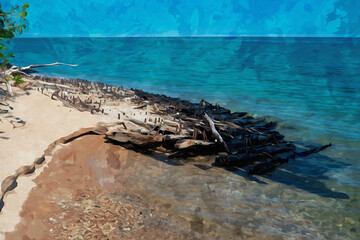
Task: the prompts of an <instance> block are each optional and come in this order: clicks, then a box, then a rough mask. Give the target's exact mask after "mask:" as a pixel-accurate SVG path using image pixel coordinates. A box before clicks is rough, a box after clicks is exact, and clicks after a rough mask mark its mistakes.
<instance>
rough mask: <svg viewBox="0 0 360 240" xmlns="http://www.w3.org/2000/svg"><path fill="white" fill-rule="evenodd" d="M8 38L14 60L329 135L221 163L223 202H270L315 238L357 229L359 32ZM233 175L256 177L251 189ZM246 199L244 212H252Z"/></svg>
mask: <svg viewBox="0 0 360 240" xmlns="http://www.w3.org/2000/svg"><path fill="white" fill-rule="evenodd" d="M11 48H12V49H13V50H12V51H13V52H14V53H15V54H16V56H17V57H16V58H15V59H14V64H16V65H21V66H25V65H30V64H43V63H52V62H56V61H58V62H64V63H72V64H78V65H79V66H78V67H76V68H71V67H67V66H61V67H48V68H39V69H38V71H39V73H41V74H48V75H61V76H66V77H75V78H83V79H87V80H92V81H102V82H105V83H109V84H114V85H123V86H125V87H129V88H130V87H131V88H141V89H143V90H146V91H150V92H154V93H163V94H166V95H170V96H174V97H181V98H184V99H188V100H191V101H195V102H199V101H200V100H201V99H202V98H204V99H205V100H207V101H210V102H217V103H220V104H221V105H223V106H225V107H227V108H229V109H231V110H234V111H248V112H251V113H252V114H253V115H256V116H267V117H268V118H269V119H271V120H276V121H278V122H279V127H278V128H279V131H281V132H282V133H283V134H285V136H286V138H287V139H288V140H291V141H295V142H296V143H297V144H299V145H317V144H327V143H329V142H331V143H332V144H333V146H332V147H331V148H330V149H327V150H325V151H323V152H321V153H320V154H316V155H312V156H309V157H306V158H299V159H297V160H295V161H292V162H290V163H289V164H286V165H283V166H282V167H281V168H279V169H278V170H276V171H274V172H273V173H271V174H269V175H266V176H261V177H254V178H252V177H249V176H247V175H246V174H244V173H242V172H241V171H240V172H226V171H225V172H224V177H223V179H224V181H221V182H216V183H214V184H221V185H222V186H225V187H227V188H228V191H227V192H224V193H222V194H223V196H226V199H222V198H219V201H225V202H226V206H227V211H230V210H231V206H234V211H235V210H236V211H240V210H239V209H246V208H247V206H248V207H249V209H250V210H251V209H255V210H259V209H263V210H264V211H269V212H270V213H271V212H272V213H273V214H269V219H270V218H271V219H274V218H275V219H276V220H277V221H280V222H281V221H282V220H283V218H282V217H281V215H284V214H285V215H286V216H287V219H290V218H293V219H301V221H300V222H303V224H305V226H303V227H302V228H301V229H311V231H312V232H316V233H317V235H316V236H317V237H316V238H318V239H358V238H359V237H360V194H359V193H360V162H359V158H360V39H352V38H46V39H16V40H14V42H13V43H12V45H11ZM198 171H199V172H201V171H203V170H201V169H199V170H198ZM194 174H195V173H194ZM185 175H187V174H185ZM200 175H201V174H200ZM235 175H236V176H238V177H239V176H240V177H241V178H242V179H245V180H247V181H250V182H251V184H250V185H249V184H248V185H246V190H247V191H243V189H242V188H241V186H242V185H241V184H240V183H239V186H238V185H237V181H238V180H236V178H235V179H234V176H235ZM226 179H228V180H229V181H225V180H226ZM194 188H196V185H194ZM153 191H155V190H153ZM193 191H195V189H194V190H193ZM158 194H159V195H161V189H159V193H158ZM235 195H236V198H235V197H234V196H235ZM240 195H241V196H240ZM247 195H249V196H251V197H249V198H248V200H246V199H247V197H246V196H247ZM221 199H222V200H221ZM249 199H251V201H250V200H249ZM256 199H257V200H256ZM189 201H191V200H189ZM229 208H230V210H229ZM280 208H282V209H281V210H280ZM249 209H247V210H246V211H245V210H244V211H243V212H242V213H241V215H239V216H243V214H244V213H247V214H251V211H250V212H249ZM275 213H279V214H278V215H276V214H275ZM276 216H278V218H276ZM253 217H254V218H256V216H253ZM263 217H264V216H262V218H263ZM234 218H235V217H234V216H233V215H232V217H231V218H230V220H232V219H234ZM230 220H229V221H230ZM246 222H247V221H246V220H244V221H243V222H242V224H246ZM263 222H264V223H266V225H261V224H260V223H261V219H259V225H258V226H257V227H260V226H261V228H262V229H263V231H268V232H274V233H276V234H280V235H281V234H282V233H283V234H284V236H285V235H287V236H288V237H286V238H287V239H291V237H290V236H291V234H290V236H289V234H285V233H286V232H287V231H288V232H290V233H293V232H292V230H291V229H292V227H291V223H289V225H286V226H285V227H284V226H283V225H282V227H281V228H277V225H276V223H274V221H267V220H266V219H265V220H263ZM248 224H249V225H250V224H252V223H250V222H248ZM250 228H251V226H250ZM301 231H304V230H301ZM298 234H299V235H296V236H297V237H296V238H300V237H301V236H302V235H301V232H299V233H298ZM307 236H308V235H306V234H305V233H304V235H303V237H304V238H306V237H307ZM312 236H313V235H312Z"/></svg>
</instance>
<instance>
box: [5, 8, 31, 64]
mask: <svg viewBox="0 0 360 240" xmlns="http://www.w3.org/2000/svg"><path fill="white" fill-rule="evenodd" d="M28 7H29V4H28V3H26V4H24V5H23V6H21V7H20V6H15V7H12V8H11V9H10V10H9V11H5V10H3V9H2V7H1V5H0V67H1V68H3V69H4V68H6V65H7V64H8V63H9V61H10V58H13V57H14V54H12V53H8V52H7V50H8V49H7V48H6V44H9V43H10V39H13V38H15V36H17V35H20V34H22V32H23V30H24V29H25V28H26V21H25V18H26V16H27V12H26V9H27V8H28Z"/></svg>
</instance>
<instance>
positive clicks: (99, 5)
mask: <svg viewBox="0 0 360 240" xmlns="http://www.w3.org/2000/svg"><path fill="white" fill-rule="evenodd" d="M0 3H1V5H2V7H3V8H7V7H9V6H10V5H16V4H18V5H22V4H24V3H29V4H30V8H29V9H28V13H29V15H28V25H29V26H28V29H27V30H26V31H25V33H24V34H23V37H71V36H85V37H86V36H92V37H107V36H128V37H134V36H304V37H359V36H360V0H0Z"/></svg>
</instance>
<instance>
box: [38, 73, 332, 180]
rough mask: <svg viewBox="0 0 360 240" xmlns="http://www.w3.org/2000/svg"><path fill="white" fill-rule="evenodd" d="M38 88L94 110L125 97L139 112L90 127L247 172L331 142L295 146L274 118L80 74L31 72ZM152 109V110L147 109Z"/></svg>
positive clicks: (137, 146)
mask: <svg viewBox="0 0 360 240" xmlns="http://www.w3.org/2000/svg"><path fill="white" fill-rule="evenodd" d="M32 78H33V80H35V81H34V83H33V84H32V88H37V89H38V90H39V91H40V92H42V93H43V94H48V95H49V96H51V98H52V99H57V100H60V101H62V102H63V103H64V104H65V105H66V106H70V107H75V108H77V109H79V110H80V111H90V112H91V113H92V114H110V112H107V110H105V106H116V104H117V103H118V102H119V101H125V100H126V101H129V102H130V103H131V104H132V105H135V106H136V107H135V108H134V109H137V110H138V111H142V112H140V114H142V117H143V118H142V119H143V120H139V118H133V117H132V116H131V114H128V113H126V112H121V111H118V112H114V111H113V112H112V113H111V114H113V115H115V116H116V118H117V121H115V122H114V123H111V124H104V125H103V126H101V127H99V128H98V129H97V130H96V131H93V133H96V134H102V135H104V136H105V138H106V139H108V140H109V141H110V142H113V143H116V144H120V145H122V146H124V147H126V148H130V149H134V150H137V151H147V152H156V153H161V154H165V155H166V156H168V157H169V158H188V157H195V156H198V155H216V158H215V162H214V165H216V166H220V167H231V168H235V169H236V168H242V169H245V170H246V171H247V172H248V173H249V174H265V173H268V172H270V171H272V170H274V169H275V168H276V167H278V166H280V165H281V164H284V163H287V162H288V160H289V159H290V158H295V157H297V156H305V155H307V154H310V153H314V152H318V151H321V150H323V149H324V148H326V147H328V146H330V145H331V144H329V145H325V146H322V147H320V148H314V149H308V150H306V151H302V152H298V151H297V150H296V146H295V145H294V144H293V143H292V142H289V141H286V140H285V137H284V136H283V135H282V134H280V133H279V132H278V131H276V130H275V129H276V126H277V124H276V123H275V122H268V121H266V120H265V119H264V118H254V117H252V116H249V115H248V114H247V113H245V112H231V111H230V110H228V109H225V108H223V107H221V106H219V105H218V104H211V103H208V102H206V101H204V100H202V101H201V102H200V103H191V102H189V101H186V100H181V99H177V98H170V97H167V96H165V95H158V94H151V93H148V92H144V91H141V90H134V89H130V90H128V89H124V88H123V87H116V86H110V85H106V84H104V83H95V82H89V81H85V80H81V79H63V78H50V77H44V76H40V75H37V76H32ZM149 109H151V110H149Z"/></svg>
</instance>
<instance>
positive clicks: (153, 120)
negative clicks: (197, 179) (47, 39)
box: [0, 76, 295, 239]
mask: <svg viewBox="0 0 360 240" xmlns="http://www.w3.org/2000/svg"><path fill="white" fill-rule="evenodd" d="M25 80H27V81H28V82H30V83H31V84H32V86H28V87H27V89H25V90H21V89H19V88H16V87H15V88H14V90H15V94H16V95H15V96H14V97H12V98H10V99H9V100H8V105H6V104H5V105H4V107H5V108H7V109H8V110H7V109H6V110H7V111H3V115H2V118H3V119H6V120H4V121H5V123H4V122H3V125H4V126H5V129H4V130H1V133H2V136H3V141H5V142H6V144H2V147H3V149H6V151H1V156H0V159H2V163H1V164H2V165H6V164H7V163H11V164H9V166H7V167H6V168H2V171H3V172H1V175H0V177H1V179H0V180H1V181H2V188H1V191H2V193H1V196H2V198H3V199H2V200H3V203H4V205H3V206H2V211H1V213H0V223H1V224H0V226H1V228H0V239H2V238H4V239H5V235H4V234H5V233H9V232H14V231H15V227H16V226H19V223H20V221H21V219H23V216H22V217H21V216H20V215H21V214H20V212H21V211H22V207H23V204H24V202H25V201H26V200H27V199H28V195H29V194H30V192H31V191H33V190H34V187H36V184H34V180H35V179H37V178H39V177H41V174H42V172H43V171H45V170H46V169H47V168H48V163H50V162H51V161H52V160H51V159H52V158H53V153H56V152H57V151H58V150H59V149H61V148H63V147H65V146H66V145H67V143H71V142H72V141H74V140H77V139H78V138H80V139H82V136H84V135H89V134H90V135H92V134H95V135H100V136H104V138H105V139H107V142H110V143H112V144H114V143H115V145H116V144H120V145H121V146H122V147H125V148H128V149H132V150H135V151H140V152H144V153H149V151H150V152H153V153H155V154H162V155H164V156H165V158H166V156H174V157H180V158H181V157H185V158H186V157H192V156H196V155H209V154H210V155H211V154H213V155H216V154H218V153H221V152H224V151H225V149H224V148H223V147H222V144H221V140H219V138H218V139H216V137H215V136H214V135H216V134H214V132H212V133H211V131H212V129H211V128H209V127H208V126H206V125H207V122H206V120H201V118H202V116H201V115H202V114H203V112H205V111H208V112H209V114H210V113H212V114H211V115H210V116H211V117H212V118H213V121H215V124H216V128H217V129H218V130H219V131H220V132H221V135H222V136H223V137H224V138H228V139H229V138H231V137H232V134H233V135H236V134H240V135H241V136H244V132H242V131H245V132H246V133H247V134H248V135H249V137H251V135H253V136H256V142H255V141H253V143H251V142H250V143H249V146H248V142H247V140H246V149H245V151H246V154H248V153H247V151H248V150H247V148H248V147H249V148H255V149H256V148H257V147H258V146H260V147H262V146H263V145H264V144H265V145H264V146H265V148H261V149H267V150H266V151H272V149H273V148H274V149H275V150H276V151H274V153H271V154H268V155H274V156H275V157H276V159H285V157H284V156H286V154H287V152H289V153H291V152H293V150H294V149H295V148H294V147H293V146H292V145H291V144H290V143H287V142H285V141H283V140H282V139H283V138H284V136H282V135H281V134H279V133H277V132H276V131H273V130H271V129H272V128H273V126H272V125H271V124H270V123H267V122H264V120H258V119H254V118H252V117H248V118H247V117H246V113H231V112H230V111H229V110H227V109H224V108H221V107H220V106H218V105H212V104H209V103H206V102H205V101H203V102H200V103H199V104H197V105H195V104H192V103H190V102H188V101H185V100H181V99H173V98H168V97H166V96H160V95H156V94H155V95H154V94H150V93H146V92H143V91H141V90H133V89H131V90H127V89H123V88H122V87H115V86H109V85H105V84H102V83H92V82H87V81H83V80H67V79H64V78H48V77H45V76H34V77H33V78H32V79H25ZM84 86H85V88H84ZM89 86H90V88H89ZM99 92H100V93H101V94H99ZM80 96H81V97H80ZM162 101H163V102H162ZM194 106H195V107H196V106H197V107H198V108H197V109H196V108H194ZM192 111H194V112H192ZM221 114H223V115H221ZM229 116H230V117H232V118H230V120H231V121H224V120H223V119H225V118H226V117H229ZM184 117H186V119H185V118H184ZM233 119H240V120H241V122H239V123H238V124H234V123H232V120H233ZM210 121H211V119H210ZM191 124H192V125H191ZM269 124H270V125H269ZM240 125H241V126H242V127H240ZM59 126H60V127H59ZM189 126H191V127H189ZM210 126H211V124H210ZM275 126H276V125H275ZM229 129H230V130H231V131H230V130H229ZM260 129H261V131H264V132H268V133H269V134H268V135H269V136H268V137H267V138H266V137H265V138H264V133H261V132H259V131H260ZM227 132H229V133H227ZM198 135H199V136H198ZM26 136H31V138H27V137H26ZM64 136H66V137H64ZM265 136H267V135H265ZM260 137H261V138H260ZM199 139H200V140H199ZM228 139H227V141H228V142H229V140H228ZM261 139H262V140H261ZM166 141H167V142H168V144H164V142H166ZM262 141H264V142H262ZM230 142H231V141H230ZM232 142H233V141H232ZM19 143H21V144H22V145H21V146H22V147H21V148H20V145H19ZM40 143H41V144H40ZM279 143H280V144H279ZM49 144H50V145H49ZM239 144H240V145H239ZM244 144H245V141H244ZM252 144H254V146H252ZM269 144H270V145H269ZM281 144H283V145H281ZM233 145H235V146H236V148H234V147H233V146H232V145H230V149H231V150H232V151H233V150H234V149H235V150H236V151H240V150H241V151H242V150H243V149H241V148H242V146H243V145H241V143H239V142H235V144H233ZM279 145H280V147H279ZM19 149H21V150H20V151H19ZM44 150H45V152H44ZM277 151H279V153H280V154H282V153H283V152H284V154H285V155H284V156H283V155H280V156H281V157H282V158H277V155H276V154H277ZM9 153H10V154H9ZM228 154H229V153H228ZM263 155H264V154H261V155H256V158H258V157H260V158H261V159H263ZM234 156H237V157H238V156H239V154H238V155H236V154H235V155H234ZM240 156H241V157H248V155H244V156H242V155H240ZM266 157H268V156H266V155H265V158H266ZM13 159H15V161H14V160H13ZM214 159H215V157H214V158H213V159H212V160H214ZM217 159H219V160H216V161H218V163H219V164H220V165H223V166H230V165H229V164H235V166H236V161H237V159H236V158H229V157H227V155H219V156H218V158H217ZM265 160H266V159H265ZM273 160H274V159H273ZM254 161H255V160H254ZM270 162H271V161H270ZM261 164H264V163H260V164H259V165H261ZM279 164H280V165H281V163H279ZM266 166H267V165H266ZM274 166H275V167H276V166H278V165H274ZM274 166H270V167H272V168H275V167H274ZM260 170H261V169H260ZM265 170H266V169H265ZM22 175H27V177H22ZM190 222H191V221H190ZM239 231H240V230H239V229H234V233H233V234H235V235H236V232H239ZM240 232H241V231H240ZM250 235H251V234H250ZM250 235H249V236H250ZM256 236H257V238H254V239H259V237H260V236H261V233H259V232H257V233H256ZM269 237H271V234H270V235H269V234H266V237H264V239H269ZM229 238H231V236H230V237H229ZM249 239H251V238H249ZM275 239H276V237H275Z"/></svg>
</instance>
